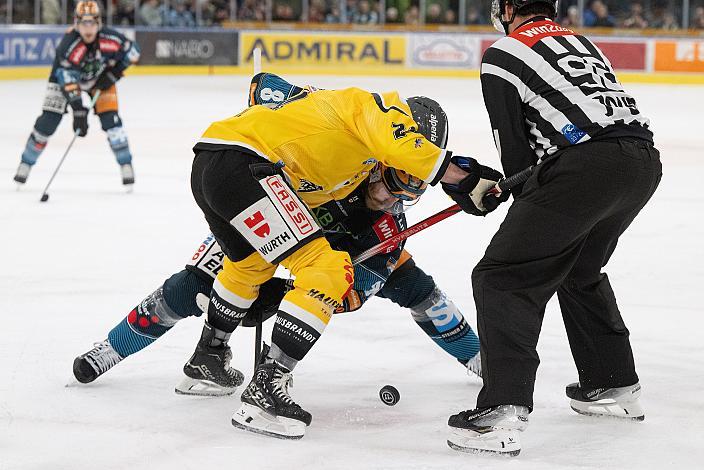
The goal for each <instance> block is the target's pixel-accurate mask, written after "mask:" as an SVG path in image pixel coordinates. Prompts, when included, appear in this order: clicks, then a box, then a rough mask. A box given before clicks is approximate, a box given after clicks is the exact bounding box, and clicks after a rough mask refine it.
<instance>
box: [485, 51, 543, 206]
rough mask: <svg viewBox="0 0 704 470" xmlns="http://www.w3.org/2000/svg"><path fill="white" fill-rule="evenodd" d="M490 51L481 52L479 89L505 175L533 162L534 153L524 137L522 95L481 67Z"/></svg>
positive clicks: (520, 188)
mask: <svg viewBox="0 0 704 470" xmlns="http://www.w3.org/2000/svg"><path fill="white" fill-rule="evenodd" d="M492 53H493V50H492V49H491V48H490V49H488V50H487V51H486V54H485V55H484V60H483V63H482V73H481V83H482V93H483V95H484V105H485V106H486V110H487V113H488V114H489V120H490V121H491V129H492V134H493V137H494V142H495V144H496V149H497V150H498V152H499V158H500V159H501V165H502V166H503V170H504V174H505V175H506V176H507V177H508V176H511V175H513V174H516V173H518V172H519V171H521V170H523V169H524V168H527V167H529V166H530V165H533V164H535V163H536V161H537V156H536V154H535V151H534V150H533V148H532V147H531V146H530V144H529V141H528V131H527V129H526V121H525V116H524V113H523V107H522V99H521V96H520V94H519V92H518V90H517V89H516V87H515V86H514V85H513V84H512V83H510V82H509V81H507V80H506V79H504V78H502V77H500V76H499V75H496V74H493V73H488V72H487V71H486V70H485V63H487V60H489V61H491V56H492ZM522 188H523V186H522V185H521V186H519V187H517V188H514V189H513V190H512V192H513V194H514V195H518V194H520V192H521V190H522Z"/></svg>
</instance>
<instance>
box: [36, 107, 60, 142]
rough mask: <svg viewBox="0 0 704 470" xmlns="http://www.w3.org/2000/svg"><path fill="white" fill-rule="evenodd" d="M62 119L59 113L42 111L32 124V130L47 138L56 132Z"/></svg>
mask: <svg viewBox="0 0 704 470" xmlns="http://www.w3.org/2000/svg"><path fill="white" fill-rule="evenodd" d="M62 117H63V115H61V114H59V113H52V112H51V111H44V112H43V113H42V114H41V115H40V116H39V117H38V118H37V120H36V122H35V123H34V128H35V129H36V130H37V131H39V133H41V134H43V135H45V136H47V137H49V136H50V135H54V132H56V128H57V127H59V123H60V122H61V118H62Z"/></svg>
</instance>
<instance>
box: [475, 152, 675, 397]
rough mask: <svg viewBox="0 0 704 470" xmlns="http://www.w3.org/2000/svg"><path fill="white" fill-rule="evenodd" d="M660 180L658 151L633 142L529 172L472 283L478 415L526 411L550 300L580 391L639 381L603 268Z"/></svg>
mask: <svg viewBox="0 0 704 470" xmlns="http://www.w3.org/2000/svg"><path fill="white" fill-rule="evenodd" d="M661 176H662V166H661V164H660V156H659V153H658V151H657V150H656V149H655V148H654V147H653V146H652V145H651V144H650V143H648V142H646V141H644V140H640V139H620V140H619V141H616V140H609V141H603V142H587V143H584V144H580V145H576V146H574V147H571V148H568V149H566V150H564V151H562V152H560V153H559V154H556V155H555V156H554V157H552V158H549V159H547V160H546V161H545V162H544V163H543V164H542V165H540V166H539V167H538V168H537V169H536V171H535V172H534V174H533V175H532V176H531V178H530V179H529V180H528V181H527V182H526V183H525V186H524V188H523V192H522V193H521V195H520V196H519V197H517V198H516V200H515V202H514V203H513V205H512V206H511V208H510V209H509V211H508V214H507V215H506V219H505V220H504V222H503V223H502V224H501V227H500V228H499V230H498V232H497V233H496V235H494V238H493V239H492V240H491V243H490V244H489V246H488V248H487V250H486V253H485V255H484V257H483V258H482V260H481V261H480V262H479V264H478V265H477V266H476V267H475V269H474V271H473V273H472V286H473V289H474V299H475V302H476V306H477V317H478V327H479V338H480V341H481V354H482V372H483V376H484V377H483V379H484V386H483V387H482V390H481V392H480V393H479V397H478V398H477V407H480V408H481V407H488V406H494V405H500V404H514V405H525V406H528V407H530V409H532V408H533V387H534V384H535V373H536V370H537V368H538V364H539V362H540V361H539V359H538V354H537V352H536V345H537V343H538V335H539V334H540V328H541V325H542V321H543V315H544V313H545V305H546V304H547V302H548V300H550V298H551V297H552V296H553V294H554V293H555V292H557V296H558V299H559V301H560V308H561V310H562V317H563V320H564V323H565V329H566V330H567V336H568V338H569V342H570V348H571V350H572V355H573V357H574V361H575V364H576V366H577V370H578V373H579V381H580V382H581V383H582V385H583V386H588V387H619V386H626V385H631V384H634V383H636V382H637V381H638V376H637V375H636V371H635V364H634V362H633V353H632V351H631V345H630V342H629V339H628V336H629V333H628V329H627V328H626V325H625V324H624V323H623V319H622V318H621V314H620V312H619V310H618V306H617V305H616V298H615V297H614V293H613V290H612V289H611V285H610V283H609V278H608V277H607V276H606V274H602V273H601V268H602V267H603V266H604V265H606V263H607V262H608V260H609V258H610V257H611V254H612V253H613V251H614V249H615V248H616V243H617V241H618V238H619V236H620V235H621V234H622V233H623V232H624V230H626V228H628V226H629V225H630V224H631V222H632V221H633V219H634V218H635V217H636V215H637V214H638V212H640V210H641V209H642V208H643V206H644V205H645V204H646V202H647V201H648V200H649V199H650V197H651V196H652V195H653V193H654V192H655V189H656V188H657V186H658V183H659V182H660V178H661ZM643 263H647V258H646V257H644V258H643ZM644 267H645V266H644Z"/></svg>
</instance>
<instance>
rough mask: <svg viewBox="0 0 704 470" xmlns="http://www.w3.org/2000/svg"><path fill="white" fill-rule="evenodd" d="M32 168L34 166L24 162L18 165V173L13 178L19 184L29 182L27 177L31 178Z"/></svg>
mask: <svg viewBox="0 0 704 470" xmlns="http://www.w3.org/2000/svg"><path fill="white" fill-rule="evenodd" d="M31 170H32V167H31V166H30V165H28V164H26V163H24V162H22V163H20V166H18V167H17V173H15V177H14V178H13V179H14V180H15V181H16V182H17V183H18V184H25V183H26V182H27V178H29V172H30V171H31Z"/></svg>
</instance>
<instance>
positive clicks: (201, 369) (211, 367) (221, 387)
mask: <svg viewBox="0 0 704 470" xmlns="http://www.w3.org/2000/svg"><path fill="white" fill-rule="evenodd" d="M214 336H215V330H213V328H212V327H211V326H210V325H208V324H207V323H206V324H205V327H204V328H203V334H202V335H201V338H200V340H199V341H198V345H197V346H196V350H195V352H194V353H193V355H192V356H191V358H190V359H189V360H188V362H187V363H186V365H184V366H183V373H184V374H186V377H185V378H184V379H183V380H182V381H181V383H179V384H178V385H177V386H176V389H175V392H176V393H178V394H180V395H197V396H205V397H221V396H225V395H232V394H233V393H235V390H236V389H237V387H239V386H240V385H242V382H244V375H242V372H240V371H238V370H237V369H235V368H233V367H230V360H232V351H231V350H230V347H229V346H228V345H227V344H225V343H223V344H221V345H220V346H211V345H210V344H211V340H212V339H213V337H214Z"/></svg>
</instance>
